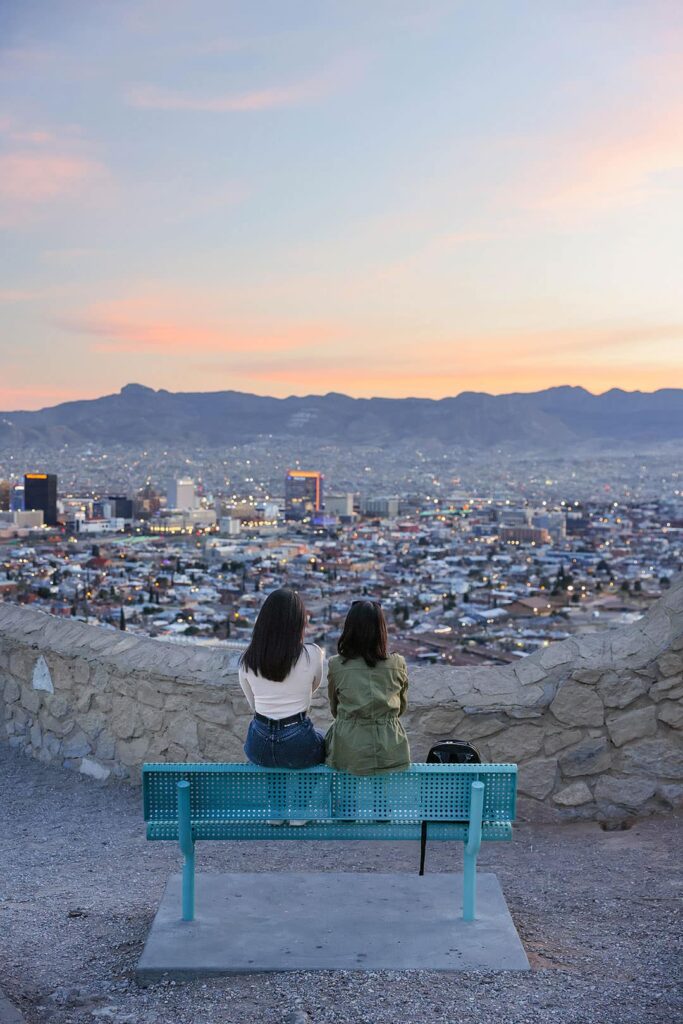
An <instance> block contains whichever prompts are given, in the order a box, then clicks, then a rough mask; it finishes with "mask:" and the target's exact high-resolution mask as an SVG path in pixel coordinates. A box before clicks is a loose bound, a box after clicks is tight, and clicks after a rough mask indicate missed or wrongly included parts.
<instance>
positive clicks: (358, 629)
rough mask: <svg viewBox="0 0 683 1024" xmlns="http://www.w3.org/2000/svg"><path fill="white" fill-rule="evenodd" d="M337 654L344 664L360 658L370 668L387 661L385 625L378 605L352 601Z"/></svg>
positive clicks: (376, 603)
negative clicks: (379, 662)
mask: <svg viewBox="0 0 683 1024" xmlns="http://www.w3.org/2000/svg"><path fill="white" fill-rule="evenodd" d="M337 651H338V652H339V654H340V655H341V656H342V658H343V659H344V661H349V659H351V658H363V659H364V661H365V664H366V665H368V666H369V668H374V667H375V665H376V664H377V662H378V661H385V660H386V658H387V624H386V620H385V618H384V612H383V611H382V606H381V604H380V603H379V601H354V602H353V604H352V605H351V607H350V608H349V611H348V614H347V616H346V621H345V623H344V629H343V630H342V635H341V636H340V637H339V643H338V644H337Z"/></svg>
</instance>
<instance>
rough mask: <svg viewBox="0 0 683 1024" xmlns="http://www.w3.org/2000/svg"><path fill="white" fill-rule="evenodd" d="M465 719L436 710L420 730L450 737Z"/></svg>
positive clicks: (453, 712) (458, 712) (459, 714)
mask: <svg viewBox="0 0 683 1024" xmlns="http://www.w3.org/2000/svg"><path fill="white" fill-rule="evenodd" d="M216 708H220V705H216ZM204 710H212V709H211V705H209V706H208V707H207V708H206V709H203V710H202V713H201V715H200V717H201V718H205V720H206V721H208V722H215V721H217V719H215V718H210V717H207V716H206V715H205V714H204V713H203V711H204ZM234 717H235V716H234V714H232V713H231V715H230V717H229V718H228V719H227V720H228V721H230V720H233V721H234ZM464 717H465V715H464V712H462V711H461V710H460V709H459V708H434V709H433V710H432V711H427V712H425V713H423V714H421V715H420V717H419V719H418V722H419V728H420V729H421V730H422V731H423V732H426V733H428V735H430V736H443V737H448V736H452V735H453V733H454V731H455V730H456V729H457V728H458V726H459V725H460V723H461V722H462V720H463V718H464Z"/></svg>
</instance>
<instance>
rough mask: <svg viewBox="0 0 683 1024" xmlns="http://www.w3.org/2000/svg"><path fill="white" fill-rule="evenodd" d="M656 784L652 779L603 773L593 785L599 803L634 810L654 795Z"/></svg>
mask: <svg viewBox="0 0 683 1024" xmlns="http://www.w3.org/2000/svg"><path fill="white" fill-rule="evenodd" d="M656 788H657V784H656V783H655V782H654V781H653V780H652V779H635V778H632V777H630V778H629V777H626V778H621V779H616V778H613V777H612V776H609V775H603V776H602V778H600V779H598V782H597V785H596V787H595V799H596V800H597V801H598V802H599V803H601V804H608V805H610V806H612V805H615V806H617V807H625V808H627V809H629V810H632V811H636V810H638V808H639V807H641V806H642V805H643V804H644V803H645V802H646V801H647V800H649V799H650V797H652V796H654V794H655V790H656Z"/></svg>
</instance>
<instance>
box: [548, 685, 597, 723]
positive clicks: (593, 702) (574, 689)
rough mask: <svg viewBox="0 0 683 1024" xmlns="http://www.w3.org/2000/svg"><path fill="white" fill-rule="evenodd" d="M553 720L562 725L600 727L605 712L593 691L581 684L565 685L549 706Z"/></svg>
mask: <svg viewBox="0 0 683 1024" xmlns="http://www.w3.org/2000/svg"><path fill="white" fill-rule="evenodd" d="M550 710H551V711H552V713H553V714H554V716H555V718H556V719H557V720H558V721H559V722H562V723H563V724H564V725H602V723H603V721H604V719H605V712H604V708H603V705H602V701H601V700H600V697H599V696H598V694H597V693H596V691H595V690H594V689H592V688H591V687H589V686H584V685H583V684H581V683H565V684H564V686H561V687H560V689H559V690H558V691H557V696H556V697H555V700H554V701H553V702H552V704H551V705H550Z"/></svg>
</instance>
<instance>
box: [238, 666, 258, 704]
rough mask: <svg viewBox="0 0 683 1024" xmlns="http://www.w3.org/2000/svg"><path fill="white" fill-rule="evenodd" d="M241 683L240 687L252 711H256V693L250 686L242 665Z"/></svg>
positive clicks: (240, 672)
mask: <svg viewBox="0 0 683 1024" xmlns="http://www.w3.org/2000/svg"><path fill="white" fill-rule="evenodd" d="M239 681H240V686H241V687H242V693H243V694H244V696H245V697H246V698H247V703H248V705H249V707H250V708H251V710H252V711H256V698H255V697H254V691H253V690H252V688H251V686H250V685H249V680H248V679H247V675H246V672H245V671H244V669H243V668H242V666H241V665H240V670H239Z"/></svg>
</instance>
